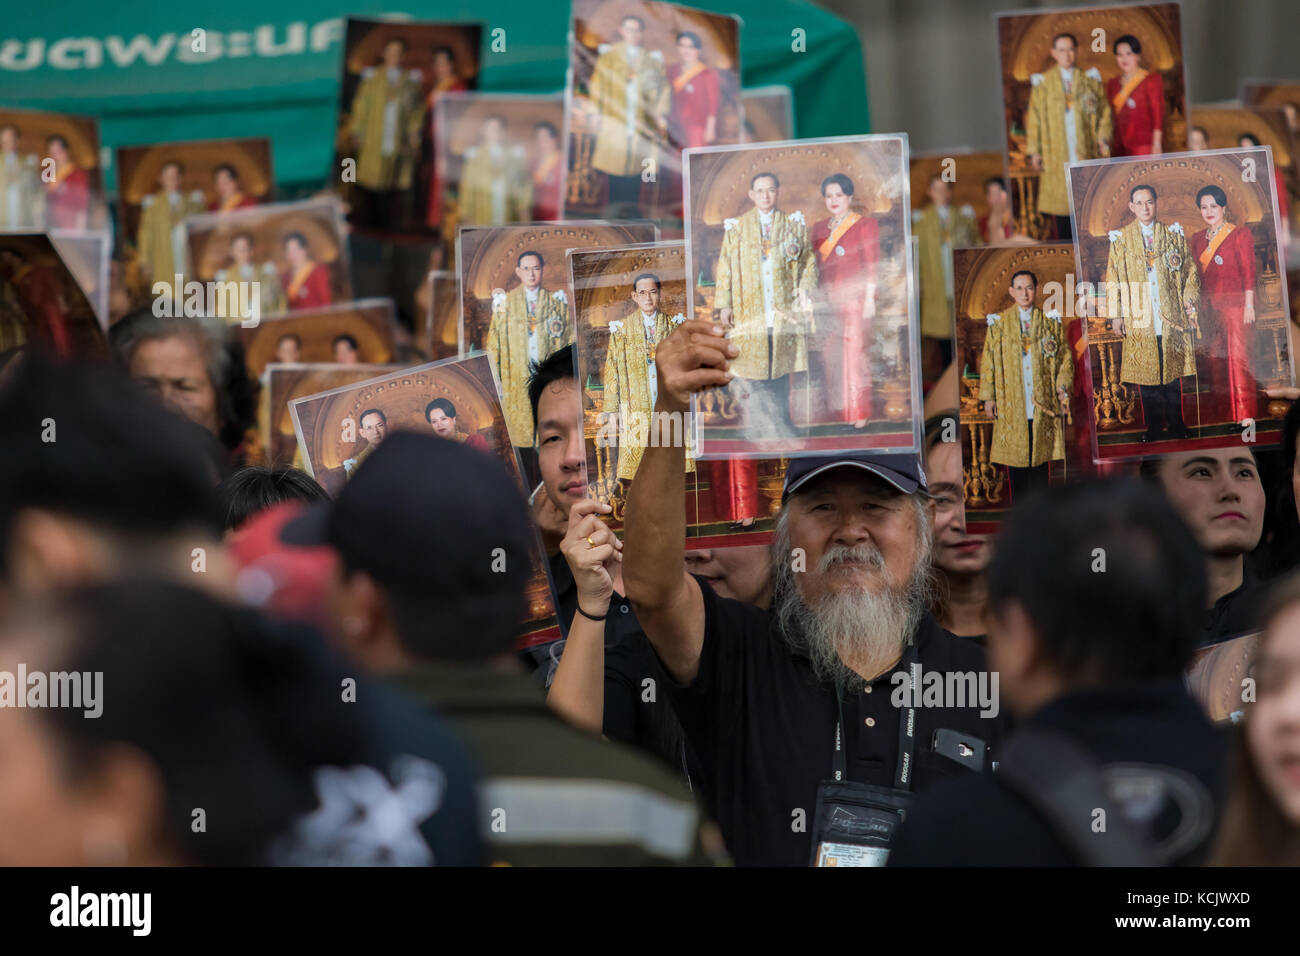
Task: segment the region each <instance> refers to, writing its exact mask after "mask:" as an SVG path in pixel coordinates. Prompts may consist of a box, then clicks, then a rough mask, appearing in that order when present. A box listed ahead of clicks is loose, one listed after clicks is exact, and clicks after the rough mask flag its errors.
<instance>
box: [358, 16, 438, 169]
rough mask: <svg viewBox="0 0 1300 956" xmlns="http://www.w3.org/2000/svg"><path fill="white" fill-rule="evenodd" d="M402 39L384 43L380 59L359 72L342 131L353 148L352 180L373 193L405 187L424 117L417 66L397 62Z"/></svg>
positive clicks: (403, 44)
mask: <svg viewBox="0 0 1300 956" xmlns="http://www.w3.org/2000/svg"><path fill="white" fill-rule="evenodd" d="M405 55H406V42H405V41H404V40H402V39H400V38H396V37H395V38H393V39H392V40H389V41H388V43H386V44H385V45H384V52H383V62H382V63H381V64H380V65H379V66H378V67H366V68H365V69H364V70H363V71H362V72H361V84H360V86H358V87H357V92H356V95H355V96H354V97H353V99H352V108H351V110H349V114H348V117H349V118H348V126H347V136H348V139H349V142H350V144H351V145H352V146H353V147H355V149H356V150H357V153H356V160H357V185H358V186H361V187H363V188H365V189H369V190H372V191H374V192H388V191H391V190H394V189H409V188H410V186H411V179H412V174H413V173H414V170H415V164H416V159H417V156H416V154H417V152H418V150H419V147H420V130H421V126H422V123H423V120H424V117H425V110H424V102H423V99H422V98H421V95H420V84H421V79H422V78H421V74H420V71H419V70H407V69H404V68H403V66H402V59H403V57H404V56H405Z"/></svg>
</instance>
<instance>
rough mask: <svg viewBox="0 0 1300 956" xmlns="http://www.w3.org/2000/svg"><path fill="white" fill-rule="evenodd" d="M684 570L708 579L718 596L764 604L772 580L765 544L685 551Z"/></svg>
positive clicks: (770, 563) (770, 559)
mask: <svg viewBox="0 0 1300 956" xmlns="http://www.w3.org/2000/svg"><path fill="white" fill-rule="evenodd" d="M686 570H687V571H688V572H689V573H691V574H697V575H699V576H700V577H702V578H704V579H705V580H706V581H708V582H709V585H710V586H711V587H712V588H713V590H714V591H716V592H717V593H718V596H719V597H724V598H731V599H732V600H735V601H744V602H745V603H746V604H757V605H759V606H764V605H766V604H767V602H768V598H769V591H768V589H769V587H770V585H771V581H772V552H771V550H770V549H769V548H768V547H767V546H766V545H761V544H755V545H746V546H745V547H742V548H713V549H709V550H699V551H687V552H686Z"/></svg>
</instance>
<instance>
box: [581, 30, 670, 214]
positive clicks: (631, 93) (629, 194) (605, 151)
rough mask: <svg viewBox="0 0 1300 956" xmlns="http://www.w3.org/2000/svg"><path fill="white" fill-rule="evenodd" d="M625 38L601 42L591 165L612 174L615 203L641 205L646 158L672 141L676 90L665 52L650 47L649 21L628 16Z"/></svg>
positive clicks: (593, 87)
mask: <svg viewBox="0 0 1300 956" xmlns="http://www.w3.org/2000/svg"><path fill="white" fill-rule="evenodd" d="M618 32H619V42H617V43H614V44H612V45H609V46H606V45H604V44H602V45H601V47H600V52H599V54H598V56H597V57H596V62H595V66H594V68H593V70H592V74H591V82H590V83H589V85H588V94H589V96H590V100H591V110H592V112H591V115H590V116H589V118H588V128H589V129H591V130H592V131H594V132H595V134H596V147H595V152H594V153H593V155H592V159H591V165H592V167H593V168H594V169H596V170H597V171H598V172H602V173H605V174H606V175H607V176H608V177H609V202H610V203H611V204H631V205H635V204H636V202H637V197H638V195H639V193H640V188H641V173H642V171H643V170H644V169H645V168H646V167H645V165H644V162H645V160H647V159H650V160H653V161H654V162H655V163H656V164H657V163H658V160H659V153H660V150H662V149H663V148H664V146H665V144H666V143H667V130H668V111H669V104H670V99H671V96H670V92H669V85H668V72H667V69H666V68H665V66H664V55H663V53H662V52H660V51H659V50H649V49H646V47H645V43H644V41H645V21H644V20H642V19H641V18H640V17H638V16H634V15H628V16H626V17H624V18H623V20H622V21H621V22H620V23H619V27H618Z"/></svg>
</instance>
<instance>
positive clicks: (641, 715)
mask: <svg viewBox="0 0 1300 956" xmlns="http://www.w3.org/2000/svg"><path fill="white" fill-rule="evenodd" d="M573 362H574V356H573V346H572V345H570V346H567V347H565V348H563V349H560V350H559V351H557V352H555V353H554V354H552V355H551V356H550V357H548V358H547V359H546V360H545V361H543V362H541V363H539V364H538V365H537V366H535V368H534V369H533V374H532V377H531V378H530V379H529V383H528V397H529V400H530V402H531V403H532V408H533V421H534V425H535V427H536V429H537V463H538V469H539V470H540V472H541V476H542V490H541V491H540V492H539V493H540V494H544V495H546V496H547V498H548V499H549V504H550V505H552V506H553V508H554V510H555V511H557V512H559V513H562V514H564V515H566V516H567V515H570V514H571V512H572V511H573V508H574V506H575V505H577V506H579V510H580V511H582V515H579V520H581V518H582V517H583V516H585V515H586V514H589V513H594V512H595V509H596V503H595V502H594V501H593V500H592V499H591V498H589V497H588V496H587V479H586V461H587V456H586V446H585V444H584V442H583V434H582V392H581V390H580V389H579V387H578V380H577V379H576V378H575V377H574V364H573ZM683 500H685V499H684V498H683ZM606 513H608V511H607V510H606ZM601 533H602V540H604V538H605V537H608V538H609V539H611V540H612V539H613V535H612V534H609V533H608V532H607V531H605V530H603V529H602V532H601ZM548 560H549V562H550V570H551V580H552V581H553V582H554V585H555V594H556V605H557V606H556V611H557V612H558V615H559V619H560V627H561V629H562V630H563V632H564V633H565V634H566V635H568V634H569V632H570V629H571V627H572V625H573V623H574V621H575V619H576V616H577V615H578V614H579V601H578V587H577V584H576V583H575V581H574V577H573V572H572V570H571V569H570V567H569V564H568V562H567V561H566V560H565V558H564V555H563V554H562V553H561V552H560V551H559V550H556V551H555V553H553V554H551V555H549V556H548ZM680 566H681V565H679V567H680ZM611 573H612V577H613V582H612V583H613V593H612V595H611V596H610V597H609V602H608V606H607V607H606V608H602V609H596V608H587V609H586V610H587V611H588V613H591V614H603V615H604V621H603V629H604V638H605V647H604V656H603V698H599V699H598V697H597V695H596V694H595V693H594V691H595V690H597V689H602V688H601V685H600V684H595V685H594V686H592V687H588V686H587V685H588V683H589V682H588V680H587V675H586V674H585V673H584V674H575V675H564V676H560V678H559V679H560V686H559V687H556V686H554V684H552V685H551V696H550V700H551V703H552V706H554V707H555V708H556V709H557V710H559V711H560V712H561V713H563V714H564V716H566V717H567V718H569V719H570V720H571V721H574V722H575V723H578V724H579V725H582V726H589V725H590V726H593V728H594V727H598V728H599V729H600V731H601V732H602V733H603V734H604V735H605V736H606V737H609V738H610V739H612V740H619V741H622V742H623V743H627V744H631V745H633V746H636V747H640V748H641V749H643V750H646V751H649V752H650V753H654V754H657V755H658V756H660V757H662V758H663V759H664V760H666V761H667V762H669V763H670V764H672V765H673V766H674V767H677V768H678V769H679V770H680V771H682V772H683V773H687V775H689V773H688V771H687V770H686V755H685V752H684V748H683V743H682V734H681V729H680V727H679V726H678V724H677V719H676V718H675V717H674V716H673V713H672V709H671V707H670V705H669V703H668V700H667V697H666V696H665V695H664V694H661V693H659V689H658V687H657V684H658V677H659V671H658V668H657V667H656V664H655V657H654V652H653V651H652V650H651V649H650V643H649V641H647V640H646V636H645V634H644V633H643V632H642V630H641V625H640V623H639V622H638V621H637V618H636V615H635V614H634V613H632V607H631V604H630V603H629V602H628V600H627V599H626V598H625V597H623V595H622V594H621V593H620V592H621V590H622V583H623V582H622V575H621V574H620V573H619V570H618V568H617V567H613V568H611ZM593 623H594V622H593ZM565 646H566V645H565V644H564V643H561V644H558V645H555V646H552V647H550V648H546V649H544V650H546V651H547V652H548V653H547V658H546V659H543V660H541V661H540V662H539V663H540V666H541V667H542V668H544V670H545V671H546V674H545V679H546V680H547V681H548V682H550V681H551V680H552V679H554V678H555V677H556V676H557V674H558V660H557V658H558V656H559V654H562V653H563V651H564V647H565ZM584 650H585V649H584ZM556 652H558V654H557V653H556ZM582 656H583V658H584V662H585V661H586V660H587V659H588V657H587V655H585V654H583V655H582ZM583 670H584V672H585V668H583ZM593 678H594V674H593ZM593 711H594V713H593Z"/></svg>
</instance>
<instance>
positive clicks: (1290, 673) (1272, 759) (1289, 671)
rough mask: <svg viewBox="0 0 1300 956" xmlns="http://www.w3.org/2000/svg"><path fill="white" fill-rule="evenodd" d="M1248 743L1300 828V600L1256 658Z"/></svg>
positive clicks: (1268, 785)
mask: <svg viewBox="0 0 1300 956" xmlns="http://www.w3.org/2000/svg"><path fill="white" fill-rule="evenodd" d="M1254 675H1255V681H1256V687H1255V691H1256V700H1255V704H1254V706H1253V707H1252V708H1251V711H1250V715H1249V718H1248V719H1247V721H1246V742H1247V744H1248V745H1249V746H1250V752H1251V755H1252V756H1253V757H1254V760H1255V766H1256V767H1258V768H1259V775H1260V778H1261V779H1262V781H1263V784H1264V789H1265V790H1267V791H1268V794H1269V796H1271V797H1272V798H1273V800H1274V801H1275V802H1276V803H1277V805H1278V807H1279V809H1281V811H1282V814H1283V815H1284V816H1285V817H1286V818H1287V819H1288V820H1289V821H1290V822H1291V825H1292V826H1295V827H1300V603H1297V604H1292V605H1291V606H1290V607H1288V608H1287V609H1286V610H1284V611H1282V613H1280V614H1278V615H1277V616H1276V617H1275V618H1274V619H1273V621H1272V623H1271V624H1270V625H1269V627H1268V630H1267V631H1266V632H1265V635H1264V639H1263V642H1262V643H1261V644H1260V650H1259V655H1258V657H1257V658H1256V660H1255V667H1254Z"/></svg>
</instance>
